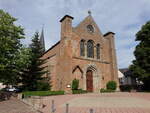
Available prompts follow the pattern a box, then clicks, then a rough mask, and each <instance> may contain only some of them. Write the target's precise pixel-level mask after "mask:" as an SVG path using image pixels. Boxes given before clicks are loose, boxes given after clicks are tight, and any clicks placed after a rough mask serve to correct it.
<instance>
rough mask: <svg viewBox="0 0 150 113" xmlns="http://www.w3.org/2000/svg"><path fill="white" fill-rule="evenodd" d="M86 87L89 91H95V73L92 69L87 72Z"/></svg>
mask: <svg viewBox="0 0 150 113" xmlns="http://www.w3.org/2000/svg"><path fill="white" fill-rule="evenodd" d="M86 89H87V91H89V92H92V91H93V75H92V71H91V70H90V71H87V73H86Z"/></svg>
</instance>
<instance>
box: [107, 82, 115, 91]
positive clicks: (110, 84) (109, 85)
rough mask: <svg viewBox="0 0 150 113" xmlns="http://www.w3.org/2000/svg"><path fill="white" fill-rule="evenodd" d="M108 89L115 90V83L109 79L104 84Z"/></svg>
mask: <svg viewBox="0 0 150 113" xmlns="http://www.w3.org/2000/svg"><path fill="white" fill-rule="evenodd" d="M106 87H107V89H108V90H116V88H117V83H116V82H115V81H109V82H108V83H107V85H106Z"/></svg>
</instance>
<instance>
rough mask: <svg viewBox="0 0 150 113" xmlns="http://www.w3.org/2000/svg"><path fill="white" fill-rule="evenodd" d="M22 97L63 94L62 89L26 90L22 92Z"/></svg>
mask: <svg viewBox="0 0 150 113" xmlns="http://www.w3.org/2000/svg"><path fill="white" fill-rule="evenodd" d="M22 94H23V96H24V97H28V96H50V95H64V91H26V92H23V93H22Z"/></svg>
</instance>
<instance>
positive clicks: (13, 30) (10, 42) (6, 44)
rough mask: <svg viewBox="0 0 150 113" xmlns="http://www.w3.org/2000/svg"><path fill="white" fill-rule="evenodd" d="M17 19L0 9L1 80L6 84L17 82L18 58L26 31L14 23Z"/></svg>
mask: <svg viewBox="0 0 150 113" xmlns="http://www.w3.org/2000/svg"><path fill="white" fill-rule="evenodd" d="M16 21H17V19H16V18H14V17H12V16H11V15H9V14H8V13H6V12H4V11H3V10H0V81H1V82H3V83H4V84H16V83H17V79H18V76H17V73H18V70H17V69H18V67H17V65H16V63H17V61H16V59H17V54H18V52H19V51H20V48H21V43H20V39H23V38H24V31H23V28H22V27H21V26H17V25H15V24H14V23H15V22H16Z"/></svg>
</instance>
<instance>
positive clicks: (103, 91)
mask: <svg viewBox="0 0 150 113" xmlns="http://www.w3.org/2000/svg"><path fill="white" fill-rule="evenodd" d="M100 92H101V93H111V92H115V90H111V89H104V88H102V89H100Z"/></svg>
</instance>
